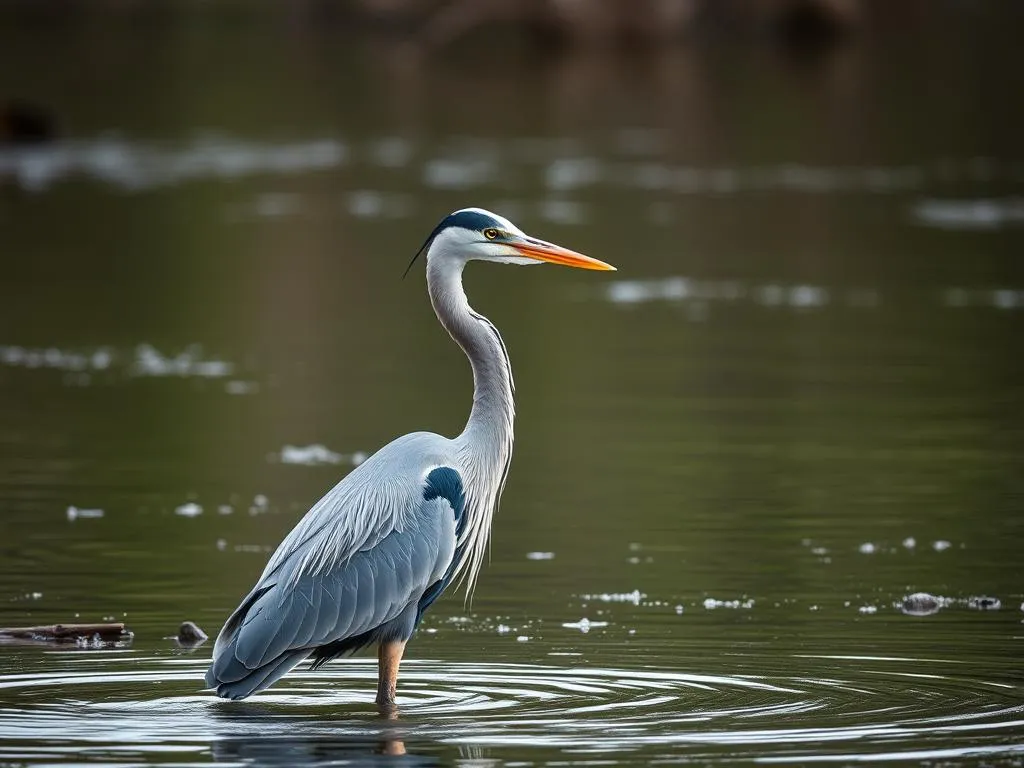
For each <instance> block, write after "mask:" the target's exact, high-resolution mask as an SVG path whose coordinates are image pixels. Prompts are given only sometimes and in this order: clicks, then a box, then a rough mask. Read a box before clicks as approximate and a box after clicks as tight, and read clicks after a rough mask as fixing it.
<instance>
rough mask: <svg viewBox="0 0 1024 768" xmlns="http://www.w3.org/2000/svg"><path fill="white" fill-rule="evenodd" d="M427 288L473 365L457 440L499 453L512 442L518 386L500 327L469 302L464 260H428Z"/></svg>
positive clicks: (440, 318)
mask: <svg viewBox="0 0 1024 768" xmlns="http://www.w3.org/2000/svg"><path fill="white" fill-rule="evenodd" d="M427 289H428V291H429V292H430V303H431V304H432V305H433V307H434V312H435V313H436V314H437V317H438V319H439V320H440V321H441V324H442V325H443V326H444V327H445V330H447V331H448V333H449V334H451V337H452V338H453V339H454V340H455V342H456V343H457V344H458V345H459V346H460V347H462V351H463V352H465V353H466V357H468V358H469V363H470V365H471V366H472V368H473V409H472V410H471V411H470V414H469V420H468V421H467V422H466V427H465V429H464V430H463V431H462V434H461V435H459V437H458V438H457V439H458V440H460V441H461V442H464V443H466V444H467V445H475V446H477V447H478V448H479V449H484V450H486V449H499V451H498V452H499V453H501V452H502V451H501V450H500V449H501V448H504V444H505V443H506V441H509V440H511V436H512V423H513V420H514V418H515V402H514V400H513V393H514V391H515V385H514V383H513V380H512V366H511V364H510V362H509V359H508V353H507V352H506V350H505V344H504V342H503V341H502V340H501V336H500V335H499V334H498V329H497V328H495V327H494V325H492V324H491V322H490V321H489V320H488V319H487V318H485V317H484V316H483V315H480V314H478V313H477V312H475V311H474V310H473V308H472V307H470V306H469V300H468V299H467V298H466V292H465V290H463V288H462V263H461V262H456V261H447V260H438V261H437V262H434V263H430V262H428V264H427ZM503 458H504V457H503Z"/></svg>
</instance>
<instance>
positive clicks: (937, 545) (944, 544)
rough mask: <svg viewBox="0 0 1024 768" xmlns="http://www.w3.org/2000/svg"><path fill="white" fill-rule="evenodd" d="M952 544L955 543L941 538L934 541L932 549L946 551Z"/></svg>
mask: <svg viewBox="0 0 1024 768" xmlns="http://www.w3.org/2000/svg"><path fill="white" fill-rule="evenodd" d="M951 546H953V545H952V544H950V543H949V542H948V541H946V540H944V539H939V540H938V541H933V542H932V549H934V550H935V551H936V552H945V551H946V550H947V549H949V548H950V547H951Z"/></svg>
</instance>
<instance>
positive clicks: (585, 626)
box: [562, 617, 608, 634]
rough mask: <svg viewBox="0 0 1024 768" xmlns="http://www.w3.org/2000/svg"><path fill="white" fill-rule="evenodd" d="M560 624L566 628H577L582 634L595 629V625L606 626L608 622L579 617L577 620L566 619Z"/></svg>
mask: <svg viewBox="0 0 1024 768" xmlns="http://www.w3.org/2000/svg"><path fill="white" fill-rule="evenodd" d="M562 626H563V627H565V628H566V629H578V630H579V631H580V632H582V633H583V634H586V633H587V632H589V631H590V630H592V629H595V628H597V627H607V626H608V622H607V621H591V620H590V619H588V618H586V617H584V618H582V619H580V620H579V621H566V622H563V623H562Z"/></svg>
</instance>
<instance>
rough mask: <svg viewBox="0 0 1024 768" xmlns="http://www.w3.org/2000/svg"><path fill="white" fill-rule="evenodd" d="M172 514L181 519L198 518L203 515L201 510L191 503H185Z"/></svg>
mask: <svg viewBox="0 0 1024 768" xmlns="http://www.w3.org/2000/svg"><path fill="white" fill-rule="evenodd" d="M174 514H176V515H180V516H181V517H199V515H201V514H203V508H202V507H201V506H199V505H198V504H196V503H195V502H193V501H189V502H186V503H184V504H182V505H180V506H177V507H175V508H174Z"/></svg>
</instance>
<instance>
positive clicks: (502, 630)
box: [498, 624, 512, 635]
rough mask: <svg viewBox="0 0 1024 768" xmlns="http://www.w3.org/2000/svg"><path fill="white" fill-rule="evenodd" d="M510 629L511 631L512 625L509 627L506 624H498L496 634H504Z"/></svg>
mask: <svg viewBox="0 0 1024 768" xmlns="http://www.w3.org/2000/svg"><path fill="white" fill-rule="evenodd" d="M511 631H512V627H510V626H509V625H508V624H499V625H498V634H499V635H506V634H508V633H509V632H511Z"/></svg>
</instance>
